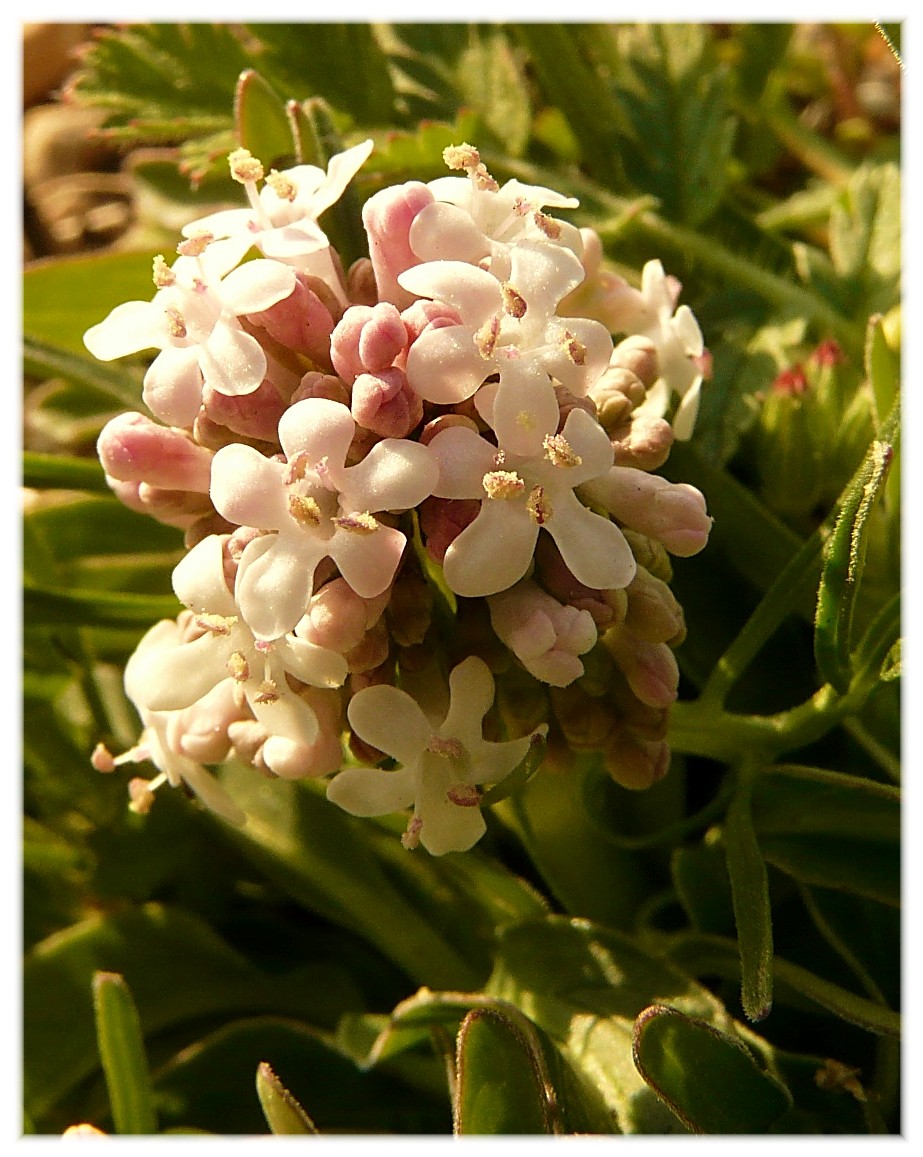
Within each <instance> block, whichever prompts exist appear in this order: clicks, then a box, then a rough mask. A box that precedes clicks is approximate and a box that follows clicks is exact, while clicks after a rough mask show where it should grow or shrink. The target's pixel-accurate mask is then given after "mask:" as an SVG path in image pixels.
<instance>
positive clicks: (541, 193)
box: [502, 177, 580, 209]
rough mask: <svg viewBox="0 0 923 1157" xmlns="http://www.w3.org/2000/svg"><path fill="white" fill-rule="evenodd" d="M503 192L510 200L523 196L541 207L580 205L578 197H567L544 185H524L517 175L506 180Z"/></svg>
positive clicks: (572, 207) (557, 207) (575, 206)
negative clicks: (517, 178)
mask: <svg viewBox="0 0 923 1157" xmlns="http://www.w3.org/2000/svg"><path fill="white" fill-rule="evenodd" d="M502 192H503V195H504V196H505V197H508V198H509V200H510V201H515V200H517V199H518V198H519V197H522V198H523V200H525V201H528V202H529V204H530V205H536V206H538V208H540V209H543V208H544V209H576V208H577V207H578V206H579V205H580V202H579V201H578V200H577V198H576V197H565V196H564V194H563V193H556V192H555V191H554V189H547V188H545V186H544V185H524V184H523V183H522V182H521V181H517V180H516V178H515V177H513V178H512V179H511V180H509V181H507V182H506V184H505V185H504V186H503V189H502Z"/></svg>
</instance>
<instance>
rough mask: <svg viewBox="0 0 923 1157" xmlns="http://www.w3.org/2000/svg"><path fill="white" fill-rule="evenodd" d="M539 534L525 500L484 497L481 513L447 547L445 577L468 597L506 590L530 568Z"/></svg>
mask: <svg viewBox="0 0 923 1157" xmlns="http://www.w3.org/2000/svg"><path fill="white" fill-rule="evenodd" d="M537 538H538V526H537V525H536V524H535V523H534V522H533V521H532V519H531V518H530V517H529V513H528V511H527V510H526V508H525V504H524V503H521V502H517V501H516V500H515V499H502V498H500V499H485V500H484V502H482V503H481V513H480V514H479V515H478V516H477V518H476V519H475V520H474V522H472V523H471V525H470V526H467V527H465V529H464V530H463V531H462V532H461V534H460V535H459V536H458V538H456V539H455V541H454V542H453V543H452V545H451V546H450V547H449V549H448V550H447V551H446V555H445V560H444V562H443V573H444V574H445V581H446V582H447V583H448V584H449V586H450V587H451V589H452V590H453V591H454V592H455V593H456V594H457V595H462V596H464V597H466V598H477V597H479V596H481V595H495V594H497V593H498V592H499V591H505V590H506V589H507V587H511V586H512V585H513V583H516V582H519V580H520V579H521V578H522V576H523V575H524V574H525V573H526V571H527V570H528V569H529V563H530V562H531V561H532V555H533V553H534V551H535V540H536V539H537Z"/></svg>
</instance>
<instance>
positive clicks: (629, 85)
mask: <svg viewBox="0 0 923 1157" xmlns="http://www.w3.org/2000/svg"><path fill="white" fill-rule="evenodd" d="M619 37H620V44H621V47H622V61H621V63H622V67H621V70H620V71H619V73H618V74H617V75H616V76H615V77H614V81H615V99H616V102H617V104H618V105H619V107H620V108H621V110H622V117H621V118H620V122H619V123H620V124H626V123H627V126H628V129H627V132H626V133H624V135H623V136H622V139H621V141H620V146H621V154H622V158H623V163H624V165H625V171H626V173H627V175H628V178H629V180H630V181H631V182H632V184H633V185H634V187H635V188H636V189H637V190H639V191H641V192H644V193H650V194H652V195H653V196H655V197H657V199H658V200H659V201H660V205H661V211H662V212H663V213H664V215H665V216H666V217H668V218H670V219H671V220H675V221H680V222H684V223H686V224H689V225H700V224H701V223H702V222H703V221H707V220H708V219H709V217H711V216H712V214H713V213H714V212H715V210H716V209H717V208H718V205H719V204H720V203H721V200H722V198H723V196H724V192H725V189H726V187H727V184H728V178H729V167H728V161H729V158H730V155H731V149H732V145H733V140H734V132H735V119H734V117H733V116H732V115H731V112H730V108H729V105H728V75H727V70H726V68H725V67H724V66H723V65H721V64H719V63H718V62H717V61H716V59H715V55H714V47H713V42H712V36H711V33H710V31H709V30H708V27H707V26H706V25H703V24H637V25H632V26H628V27H625V28H622V29H621V30H620V32H619Z"/></svg>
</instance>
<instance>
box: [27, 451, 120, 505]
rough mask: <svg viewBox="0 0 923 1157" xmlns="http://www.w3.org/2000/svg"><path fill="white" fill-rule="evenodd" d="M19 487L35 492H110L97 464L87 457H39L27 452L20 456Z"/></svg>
mask: <svg viewBox="0 0 923 1157" xmlns="http://www.w3.org/2000/svg"><path fill="white" fill-rule="evenodd" d="M22 484H23V486H31V487H34V488H35V489H37V490H98V491H101V492H104V493H106V494H108V493H110V491H109V487H108V486H107V485H106V477H105V475H104V473H103V469H102V467H101V466H100V464H99V463H98V462H94V461H92V459H89V458H68V457H66V456H65V455H63V454H38V453H36V452H35V451H32V450H27V451H25V453H24V454H23V456H22Z"/></svg>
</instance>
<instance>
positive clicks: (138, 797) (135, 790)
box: [128, 775, 165, 816]
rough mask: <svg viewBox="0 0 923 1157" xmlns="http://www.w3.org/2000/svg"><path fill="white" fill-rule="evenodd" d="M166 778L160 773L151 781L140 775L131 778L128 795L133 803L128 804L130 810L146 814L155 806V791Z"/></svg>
mask: <svg viewBox="0 0 923 1157" xmlns="http://www.w3.org/2000/svg"><path fill="white" fill-rule="evenodd" d="M164 778H165V777H164V776H162V775H158V776H157V778H156V779H152V780H150V781H148V780H146V779H142V778H141V777H140V776H138V777H136V778H135V779H130V780H129V781H128V795H129V797H130V799H131V803H130V804H129V805H128V810H129V811H133V812H134V813H135V815H139V816H146V815H147V813H148V812H149V811H150V810H151V808H152V807H153V806H154V792H155V790H156V789H157V788H158V787H160V784H161V783H162V782H163V781H164Z"/></svg>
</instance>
